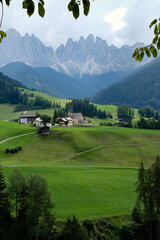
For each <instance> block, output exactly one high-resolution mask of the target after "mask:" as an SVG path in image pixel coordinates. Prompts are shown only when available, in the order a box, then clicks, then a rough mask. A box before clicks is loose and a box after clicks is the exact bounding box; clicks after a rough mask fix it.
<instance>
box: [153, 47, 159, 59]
mask: <svg viewBox="0 0 160 240" xmlns="http://www.w3.org/2000/svg"><path fill="white" fill-rule="evenodd" d="M157 56H158V52H157V49H156V48H155V49H154V51H153V57H154V58H156V57H157Z"/></svg>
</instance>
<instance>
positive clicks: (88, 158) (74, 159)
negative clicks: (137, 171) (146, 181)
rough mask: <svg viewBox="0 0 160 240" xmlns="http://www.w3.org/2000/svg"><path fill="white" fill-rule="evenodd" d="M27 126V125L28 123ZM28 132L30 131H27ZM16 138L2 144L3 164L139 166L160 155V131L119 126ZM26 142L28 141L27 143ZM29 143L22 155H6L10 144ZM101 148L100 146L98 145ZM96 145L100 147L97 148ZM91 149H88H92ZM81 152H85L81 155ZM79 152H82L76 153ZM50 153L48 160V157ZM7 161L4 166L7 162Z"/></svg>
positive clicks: (73, 129)
mask: <svg viewBox="0 0 160 240" xmlns="http://www.w3.org/2000/svg"><path fill="white" fill-rule="evenodd" d="M24 127H25V126H24ZM27 131H28V130H27ZM28 138H32V139H33V140H32V142H30V143H28V140H26V141H27V143H26V146H25V139H27V138H23V140H22V139H21V138H19V139H13V140H11V141H10V142H6V143H4V144H2V145H1V146H0V161H1V163H2V164H3V162H5V164H7V165H12V163H13V162H14V165H16V164H17V165H23V166H24V165H25V166H28V165H29V166H30V165H33V166H39V165H44V166H48V165H54V166H64V165H65V166H71V165H73V166H83V165H84V166H88V165H94V166H97V165H99V166H106V165H107V166H128V167H137V166H139V164H140V162H141V161H144V162H145V164H146V165H147V166H149V165H150V164H151V162H152V160H153V159H154V158H155V156H156V154H160V149H159V143H160V131H157V130H141V129H127V128H118V127H72V128H61V127H57V128H53V129H52V132H51V134H50V135H49V136H41V135H34V136H28ZM23 141H24V143H23ZM16 143H17V144H18V145H21V143H23V145H24V146H25V149H24V150H23V152H21V153H18V155H6V154H5V153H4V150H5V148H6V147H8V146H9V147H12V146H13V147H14V146H15V144H16ZM97 147H98V148H97ZM94 148H97V149H95V150H93V149H94ZM88 150H91V151H89V152H84V151H88ZM79 153H81V154H79ZM76 154H79V155H76ZM46 155H47V159H46ZM5 164H4V165H5Z"/></svg>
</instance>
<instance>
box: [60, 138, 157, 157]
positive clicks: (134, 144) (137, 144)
mask: <svg viewBox="0 0 160 240" xmlns="http://www.w3.org/2000/svg"><path fill="white" fill-rule="evenodd" d="M154 144H160V142H154ZM139 145H141V146H142V145H150V143H126V144H123V146H127V147H128V146H139ZM121 146H122V144H115V145H107V144H106V145H101V146H99V147H95V148H92V149H89V150H85V151H83V152H79V153H76V154H74V155H72V156H69V157H66V158H65V159H63V160H69V159H72V158H74V157H76V156H79V155H82V154H84V153H87V152H92V151H95V150H97V149H100V148H104V147H109V148H112V147H121Z"/></svg>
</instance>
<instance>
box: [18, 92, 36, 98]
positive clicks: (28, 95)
mask: <svg viewBox="0 0 160 240" xmlns="http://www.w3.org/2000/svg"><path fill="white" fill-rule="evenodd" d="M21 95H26V96H27V97H32V98H34V93H26V92H21Z"/></svg>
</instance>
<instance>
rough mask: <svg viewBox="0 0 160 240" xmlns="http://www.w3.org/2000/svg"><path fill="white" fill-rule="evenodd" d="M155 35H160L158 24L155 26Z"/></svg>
mask: <svg viewBox="0 0 160 240" xmlns="http://www.w3.org/2000/svg"><path fill="white" fill-rule="evenodd" d="M154 35H155V36H157V35H158V26H157V24H156V25H155V27H154Z"/></svg>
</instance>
